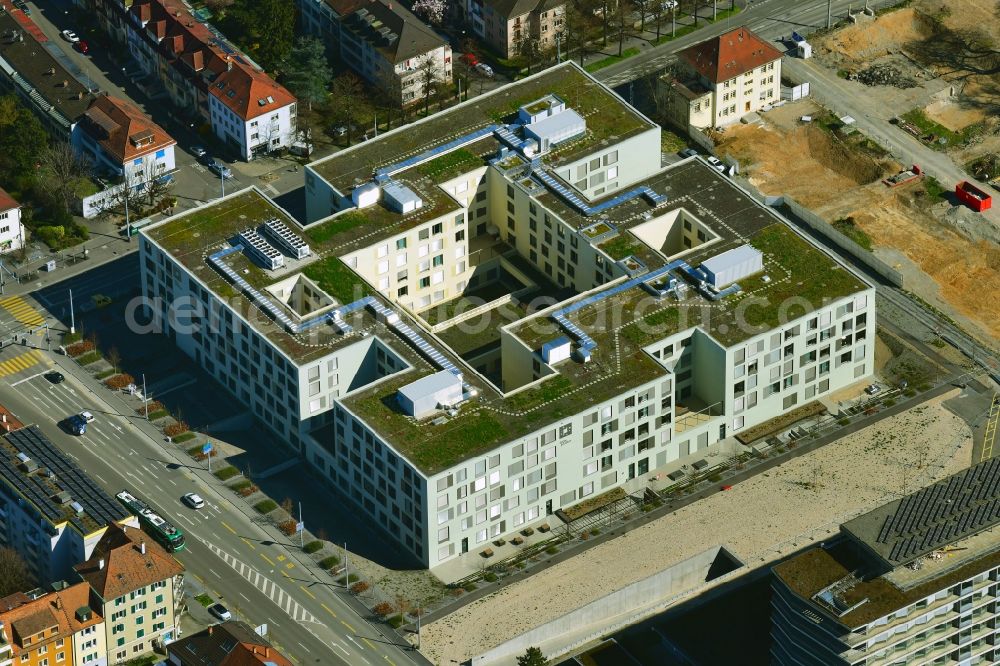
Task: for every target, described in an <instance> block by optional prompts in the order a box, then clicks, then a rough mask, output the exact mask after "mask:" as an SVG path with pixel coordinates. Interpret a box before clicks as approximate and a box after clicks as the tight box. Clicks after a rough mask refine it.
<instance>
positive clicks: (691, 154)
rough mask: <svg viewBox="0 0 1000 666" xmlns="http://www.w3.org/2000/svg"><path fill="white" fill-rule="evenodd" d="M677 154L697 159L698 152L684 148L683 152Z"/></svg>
mask: <svg viewBox="0 0 1000 666" xmlns="http://www.w3.org/2000/svg"><path fill="white" fill-rule="evenodd" d="M677 154H678V155H680V156H681V157H697V156H698V151H697V150H695V149H694V148H685V149H684V150H682V151H680V152H679V153H677Z"/></svg>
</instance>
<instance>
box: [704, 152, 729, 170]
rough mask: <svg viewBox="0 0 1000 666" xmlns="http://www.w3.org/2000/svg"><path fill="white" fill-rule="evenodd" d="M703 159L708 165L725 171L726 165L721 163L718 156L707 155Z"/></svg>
mask: <svg viewBox="0 0 1000 666" xmlns="http://www.w3.org/2000/svg"><path fill="white" fill-rule="evenodd" d="M705 161H706V162H708V166H710V167H712V168H713V169H715V170H716V171H718V172H719V173H726V165H725V164H723V163H722V160H720V159H719V158H718V157H715V156H713V155H709V156H708V157H706V158H705Z"/></svg>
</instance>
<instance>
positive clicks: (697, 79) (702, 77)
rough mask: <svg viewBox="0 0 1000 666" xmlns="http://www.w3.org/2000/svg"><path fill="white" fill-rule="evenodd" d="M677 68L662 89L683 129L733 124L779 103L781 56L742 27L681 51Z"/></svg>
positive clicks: (671, 114) (673, 118)
mask: <svg viewBox="0 0 1000 666" xmlns="http://www.w3.org/2000/svg"><path fill="white" fill-rule="evenodd" d="M677 65H678V69H677V72H676V74H675V75H670V76H667V77H664V78H663V79H661V80H660V85H661V86H666V95H665V98H666V102H667V104H666V106H667V115H668V117H669V118H670V119H671V121H672V122H674V123H676V124H677V125H679V126H680V127H682V128H687V127H688V126H689V125H690V126H692V127H695V128H697V129H706V128H710V127H724V126H725V125H731V124H733V123H735V122H737V121H739V119H740V118H742V117H744V116H745V115H747V114H749V113H754V112H757V111H760V110H761V109H763V108H766V107H769V106H770V105H772V104H774V103H775V102H777V101H778V100H780V99H781V51H779V50H778V49H776V48H775V47H774V46H772V45H771V44H770V43H768V42H767V41H766V40H763V39H761V38H760V37H758V36H757V35H755V34H754V33H753V32H752V31H751V30H749V29H748V28H746V27H745V26H744V27H740V28H736V29H734V30H730V31H729V32H726V33H723V34H721V35H719V36H718V37H712V38H711V39H707V40H705V41H703V42H699V43H697V44H695V45H693V46H689V47H688V48H686V49H684V50H683V51H680V52H679V53H678V54H677Z"/></svg>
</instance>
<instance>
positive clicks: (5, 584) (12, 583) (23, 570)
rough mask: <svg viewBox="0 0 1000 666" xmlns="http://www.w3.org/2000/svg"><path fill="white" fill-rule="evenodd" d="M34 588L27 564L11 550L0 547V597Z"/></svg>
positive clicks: (19, 555)
mask: <svg viewBox="0 0 1000 666" xmlns="http://www.w3.org/2000/svg"><path fill="white" fill-rule="evenodd" d="M34 587H35V580H34V577H33V576H32V575H31V572H30V571H29V570H28V564H27V563H26V562H25V561H24V558H22V557H21V554H20V553H18V552H17V551H16V550H14V549H13V548H8V547H7V546H3V547H0V597H6V596H7V595H9V594H14V593H15V592H27V591H28V590H30V589H32V588H34Z"/></svg>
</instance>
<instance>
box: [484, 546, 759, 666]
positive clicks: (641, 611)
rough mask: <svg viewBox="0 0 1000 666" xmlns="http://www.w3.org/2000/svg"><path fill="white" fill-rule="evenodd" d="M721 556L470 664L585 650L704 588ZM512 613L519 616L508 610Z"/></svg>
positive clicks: (696, 559)
mask: <svg viewBox="0 0 1000 666" xmlns="http://www.w3.org/2000/svg"><path fill="white" fill-rule="evenodd" d="M721 550H722V546H716V547H714V548H709V549H708V550H706V551H704V552H702V553H699V554H698V555H695V556H693V557H690V558H688V559H686V560H684V561H682V562H679V563H678V564H675V565H673V566H671V567H669V568H667V569H664V570H662V571H660V572H658V573H655V574H653V575H652V576H649V577H648V578H645V579H643V580H640V581H637V582H635V583H632V584H631V585H628V586H626V587H623V588H622V589H620V590H618V591H616V592H612V593H611V594H608V595H607V596H605V597H602V598H600V599H598V600H596V601H592V602H591V603H589V604H587V605H586V606H582V607H581V608H578V609H576V610H574V611H571V612H569V613H566V614H565V615H563V616H561V617H558V618H556V619H555V620H552V621H551V622H548V623H546V624H543V625H541V626H539V627H536V628H534V629H532V630H531V631H527V632H525V633H523V634H521V635H520V636H516V637H515V638H512V639H511V640H509V641H507V642H506V643H502V644H500V645H498V646H496V647H494V648H493V649H491V650H489V651H487V652H485V653H483V654H481V655H479V656H478V657H474V658H473V659H472V660H471V662H470V663H471V664H472V666H499V665H500V664H513V663H515V659H516V657H517V656H519V655H522V654H524V652H525V651H526V650H527V649H528V648H529V647H531V646H537V647H539V648H541V650H542V652H543V653H544V654H545V655H546V656H548V657H549V658H552V657H553V656H558V655H561V654H565V653H566V652H568V651H569V650H572V649H574V648H577V647H579V646H581V645H585V644H586V643H588V642H590V641H592V640H594V639H595V638H597V637H599V636H601V635H605V634H607V633H608V632H611V631H614V630H617V629H619V628H622V627H625V626H628V625H631V624H634V623H635V622H638V621H640V620H642V619H644V618H646V617H649V616H650V615H652V614H654V613H656V612H659V611H660V610H662V609H663V608H665V607H667V606H669V605H671V604H672V603H675V602H676V601H677V600H679V599H680V598H682V597H686V596H687V595H689V594H691V593H692V592H694V591H695V590H698V589H700V588H702V587H703V586H705V585H706V578H707V577H708V575H709V570H710V569H711V567H712V564H713V562H715V561H716V558H717V557H718V556H719V553H720V551H721ZM743 572H744V567H742V566H741V567H738V568H737V569H735V570H734V571H731V572H729V573H727V574H725V575H723V576H720V577H719V578H716V579H713V580H712V581H711V583H710V584H711V585H712V586H715V585H717V584H719V583H722V582H724V581H726V580H729V579H730V578H732V577H735V576H737V575H740V574H742V573H743ZM529 584H530V583H529ZM511 612H519V611H518V610H517V609H511Z"/></svg>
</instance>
